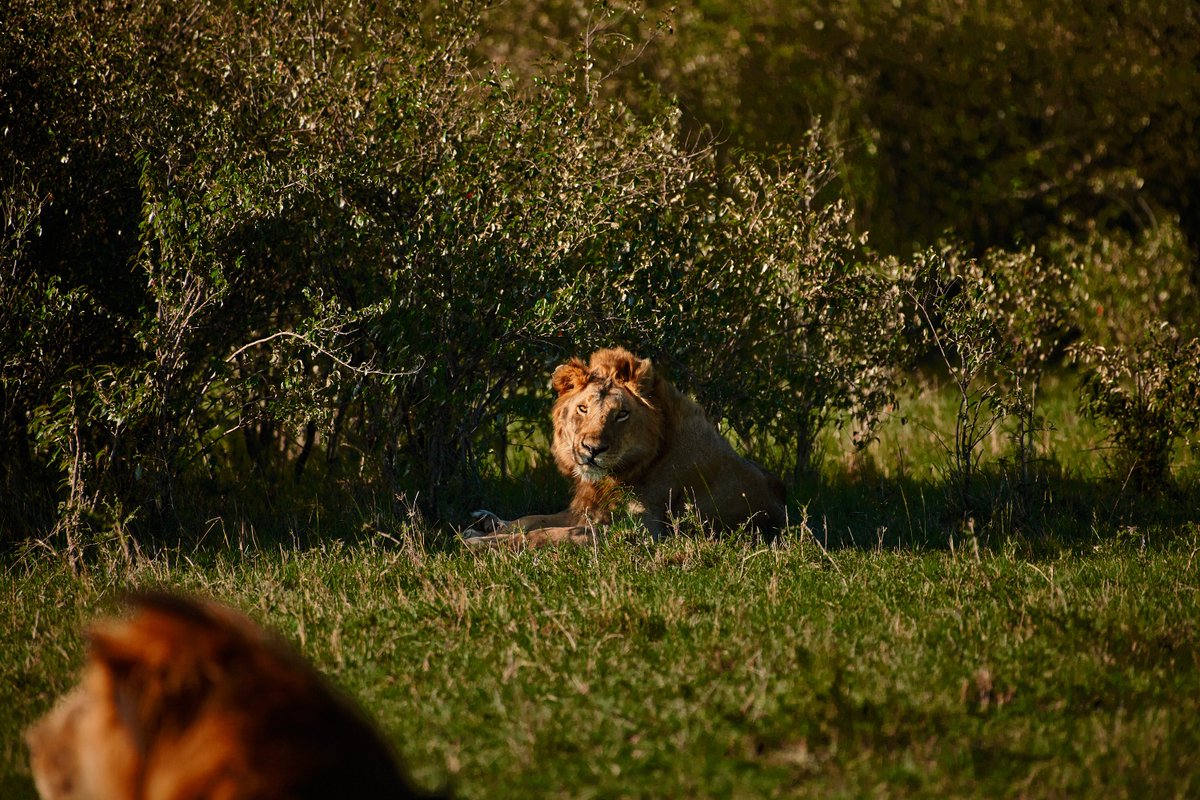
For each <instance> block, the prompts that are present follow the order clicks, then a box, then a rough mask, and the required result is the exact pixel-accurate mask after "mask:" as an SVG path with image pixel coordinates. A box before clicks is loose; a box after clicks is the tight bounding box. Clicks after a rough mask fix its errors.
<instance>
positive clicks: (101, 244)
mask: <svg viewBox="0 0 1200 800" xmlns="http://www.w3.org/2000/svg"><path fill="white" fill-rule="evenodd" d="M242 6H243V4H240V3H233V2H227V3H212V4H207V5H204V6H203V7H197V8H195V9H175V8H174V7H172V6H162V5H160V4H156V3H151V2H147V3H139V4H134V6H132V7H131V8H130V9H129V10H128V13H126V14H122V15H114V14H111V13H108V12H106V11H105V10H104V9H103V8H94V7H93V6H91V5H88V4H83V3H77V2H72V0H57V2H55V3H53V4H50V5H43V4H35V3H23V4H17V5H16V6H15V7H14V9H13V12H14V14H16V17H15V20H16V23H15V24H16V26H17V29H18V30H19V31H20V32H21V33H20V35H18V36H15V37H12V38H9V39H6V40H5V42H4V44H3V45H2V47H3V50H2V51H0V59H2V62H3V64H5V65H6V71H5V72H4V73H3V75H2V76H0V77H2V78H3V80H4V81H6V83H5V84H4V85H3V86H2V87H0V89H3V90H4V91H8V89H9V88H10V87H11V88H12V89H13V90H14V91H17V92H18V93H19V92H20V91H24V90H23V89H21V88H20V87H21V86H24V85H25V83H29V84H30V85H33V86H35V87H38V88H39V91H40V92H41V94H39V95H38V98H37V100H36V105H31V106H30V107H31V108H32V109H33V110H31V111H29V112H27V113H25V114H23V115H22V116H21V117H19V118H18V119H17V120H16V121H15V124H14V126H12V128H11V130H10V131H9V133H8V134H6V138H5V140H4V146H5V148H6V149H7V150H8V153H9V154H10V155H12V156H13V159H14V163H16V164H17V165H18V168H19V169H20V170H21V173H20V174H21V176H22V182H21V183H19V184H18V185H17V186H18V189H14V190H13V191H12V192H10V193H9V194H8V195H6V202H7V203H8V204H9V206H11V207H13V208H14V209H15V211H14V213H13V215H11V218H12V219H14V220H17V222H18V223H19V224H17V225H14V227H12V228H11V231H12V232H11V233H10V234H7V238H6V240H5V252H4V257H5V262H4V263H5V268H6V270H8V274H9V275H11V276H12V280H6V282H5V285H4V292H5V299H6V300H9V301H11V302H9V303H6V304H5V310H4V317H3V319H2V321H3V325H2V329H3V330H4V331H5V340H4V348H5V350H4V353H5V361H4V363H5V371H4V374H3V386H2V389H3V393H4V400H5V403H6V406H7V407H9V408H13V409H16V410H17V411H18V413H16V414H15V415H14V416H13V417H12V419H13V420H14V422H12V423H7V422H6V424H5V427H4V428H3V429H2V430H0V435H3V436H4V437H5V439H6V442H7V443H11V444H12V445H13V447H11V448H10V449H8V450H6V451H5V452H4V453H3V454H0V462H2V463H3V465H4V473H3V474H4V476H5V481H6V484H7V486H14V487H15V486H16V485H17V483H18V482H17V480H16V479H15V478H14V477H13V476H15V475H17V474H19V473H22V472H23V470H22V469H21V467H20V463H19V461H18V459H26V460H28V461H30V462H33V463H35V464H36V465H37V469H38V470H41V472H42V474H44V475H46V476H51V480H49V481H42V482H39V485H38V486H25V487H24V489H23V491H26V492H27V493H28V494H29V495H30V497H31V498H32V499H31V500H30V501H29V503H28V504H27V506H28V508H29V509H30V514H28V515H25V517H23V519H28V520H37V519H40V520H43V521H49V520H53V519H54V518H55V517H56V516H57V517H58V519H59V520H60V522H61V523H62V525H60V526H59V527H60V529H65V530H66V533H67V535H68V537H69V538H70V539H71V543H72V547H71V550H72V551H75V550H76V549H77V547H76V545H78V544H79V543H80V542H82V541H83V539H82V538H81V535H82V533H83V532H86V530H87V529H88V527H89V524H90V523H89V521H90V520H94V521H95V523H96V524H97V525H99V526H104V525H110V524H114V523H115V521H117V520H121V521H127V520H129V519H131V518H133V519H136V518H139V517H140V518H142V522H143V523H144V524H143V530H149V531H151V532H155V533H157V532H160V531H162V530H163V529H164V526H170V525H175V526H177V525H178V524H179V523H181V522H182V523H184V524H185V525H186V524H187V523H188V521H189V520H192V519H194V518H195V515H199V514H204V515H206V516H205V517H204V519H211V518H212V515H213V514H214V513H217V512H214V508H220V507H223V506H226V505H227V504H228V502H229V500H230V498H234V505H237V506H240V507H241V508H244V509H248V510H249V509H258V510H259V511H260V512H262V513H263V515H264V516H266V515H267V514H271V515H272V516H277V515H278V513H277V512H278V511H282V510H290V511H292V512H293V513H295V512H296V505H298V504H303V503H311V502H313V501H312V500H311V499H305V498H304V497H303V495H304V494H305V491H304V490H303V488H302V487H300V486H299V485H296V481H297V480H299V479H301V478H303V477H305V476H307V477H308V478H311V479H312V480H313V481H315V482H316V483H317V484H319V485H320V487H322V491H327V492H332V493H333V494H335V495H338V496H340V497H342V498H343V499H344V498H345V497H347V496H349V497H359V496H361V495H363V494H364V493H365V494H366V495H367V496H368V497H369V498H370V505H371V506H372V507H382V508H383V509H385V511H384V513H385V514H386V513H394V512H405V511H407V509H408V508H409V507H411V506H417V507H419V508H420V509H421V510H423V511H424V512H426V513H428V514H429V515H431V516H435V517H441V518H444V519H445V518H451V519H452V518H454V517H455V515H456V514H458V513H461V511H462V509H463V507H464V506H466V505H467V504H468V503H473V502H475V499H474V497H473V496H474V495H476V494H478V492H479V479H480V476H481V474H482V473H484V472H485V471H486V470H488V469H490V468H493V467H494V466H495V465H494V464H490V463H489V461H488V457H487V456H486V453H487V450H488V447H489V445H490V444H491V443H492V442H494V441H496V439H497V434H498V433H501V432H503V430H504V429H505V427H506V426H507V425H509V424H511V422H512V421H513V420H514V419H516V420H520V419H522V418H528V417H529V416H530V415H536V417H537V418H539V419H540V418H543V415H544V410H543V404H542V403H541V402H540V399H541V397H542V394H543V392H544V387H545V383H546V376H547V374H548V372H549V369H550V367H551V366H552V365H553V363H554V362H555V361H556V360H558V359H560V358H562V357H564V356H565V355H567V354H569V353H571V352H586V351H587V350H589V349H591V348H592V347H594V346H597V345H600V344H610V343H614V342H621V343H624V344H628V345H630V346H632V347H635V348H637V349H639V350H641V351H642V352H644V353H647V354H649V355H652V356H654V357H655V358H657V359H659V360H660V361H661V362H663V364H664V366H665V367H667V368H669V369H671V370H672V371H674V372H675V373H676V375H677V377H678V378H679V379H680V382H681V383H682V384H684V385H685V386H690V387H691V388H692V389H693V390H694V391H696V392H697V393H698V394H700V395H701V396H702V398H703V399H705V400H706V401H708V402H710V403H711V404H712V406H713V407H714V408H715V409H717V410H718V412H719V413H720V414H721V415H722V416H725V417H727V418H728V419H729V420H731V421H735V422H736V428H737V431H738V433H739V434H741V435H742V436H744V437H747V438H751V437H761V438H766V439H770V440H771V441H773V442H778V443H781V444H782V445H783V446H784V450H785V451H786V452H788V453H789V454H790V461H791V463H792V464H793V465H794V466H795V468H796V469H797V470H798V471H803V470H805V469H807V468H809V467H810V466H811V464H812V461H813V442H814V441H815V440H816V433H817V431H819V429H820V427H821V426H822V425H823V424H825V423H826V422H827V421H828V420H831V419H834V418H836V417H838V416H839V415H841V414H844V413H848V414H857V415H859V416H860V417H863V418H867V417H869V416H870V414H871V412H872V411H873V410H875V409H877V408H878V407H879V405H880V403H881V402H882V401H883V399H885V398H886V395H887V391H888V386H889V383H888V380H889V371H888V367H889V363H888V362H889V354H890V352H891V350H890V348H891V347H893V345H894V342H895V337H894V336H893V335H892V334H890V333H888V332H889V331H892V330H893V329H895V328H896V327H897V326H896V325H895V324H893V323H891V322H889V320H890V319H891V318H892V311H891V308H892V305H891V304H892V303H893V302H894V299H895V294H894V293H889V292H888V290H887V287H886V283H885V280H884V278H883V276H881V275H878V274H876V272H875V271H874V270H873V269H872V268H870V266H869V265H867V264H865V263H864V262H863V260H862V259H861V257H860V256H859V255H858V242H857V241H856V240H855V239H854V238H853V237H852V236H851V233H850V225H851V217H850V215H849V212H848V211H847V210H846V209H845V208H844V207H843V206H841V205H839V204H837V203H826V202H824V200H825V198H824V196H823V195H822V194H821V193H822V191H823V190H824V189H825V187H826V186H827V184H828V182H829V175H830V174H831V172H830V169H831V168H830V162H829V160H828V158H827V156H826V151H827V149H826V148H825V147H824V146H823V145H822V144H821V143H820V142H819V141H818V139H817V138H816V137H815V136H814V138H812V139H811V140H810V141H808V142H806V144H805V146H804V147H803V148H799V149H798V150H797V151H796V153H795V154H793V155H791V156H781V157H780V158H778V159H775V160H767V159H759V158H753V157H749V156H747V157H745V158H742V159H738V160H736V161H734V162H731V163H730V164H728V165H721V164H719V163H718V161H717V159H716V158H715V157H714V152H713V150H712V149H711V148H709V147H705V146H703V145H702V144H697V145H696V146H693V147H686V148H685V147H681V146H680V144H679V142H680V140H681V139H682V134H681V131H680V115H679V113H678V112H677V111H675V110H673V109H671V108H670V107H669V106H658V107H656V108H655V109H654V111H653V113H652V114H649V115H644V116H635V115H634V114H632V113H631V112H630V111H629V109H628V108H627V107H626V106H625V105H623V104H622V103H619V102H616V101H613V100H607V99H605V98H604V96H603V94H602V93H601V92H600V91H599V88H598V86H597V85H596V83H595V82H593V81H592V79H591V77H590V76H591V70H592V69H593V63H592V61H591V58H592V56H593V55H594V53H595V50H594V48H595V47H598V46H600V44H599V43H596V42H591V41H588V42H586V43H585V45H584V46H582V47H581V50H580V52H579V54H578V55H577V58H576V59H575V60H573V61H571V62H570V64H569V65H568V67H569V68H567V69H565V70H563V71H561V72H550V73H548V74H546V75H544V76H541V77H539V78H537V79H534V80H517V79H516V78H514V77H513V76H511V75H509V74H507V73H506V72H505V71H503V70H501V69H495V70H490V71H484V72H476V71H475V70H474V69H473V68H472V66H471V63H470V59H471V50H470V47H469V43H470V42H471V41H472V38H473V37H474V36H475V33H476V26H477V17H476V16H475V15H474V12H473V11H472V10H471V9H470V8H469V7H468V8H466V9H465V10H461V11H455V12H454V13H449V12H448V13H445V14H442V15H439V16H436V17H427V18H421V17H419V16H417V15H414V14H408V13H400V12H392V11H389V10H387V9H383V8H382V7H370V8H366V7H363V6H361V5H359V4H353V3H351V4H346V5H345V6H344V7H342V6H336V5H335V6H334V7H329V8H327V9H326V12H327V13H326V14H325V15H324V16H323V17H319V18H314V17H312V16H311V15H310V14H309V13H308V12H309V6H308V5H307V4H303V3H290V2H288V3H282V4H273V5H269V6H264V7H262V8H258V9H255V12H256V13H255V14H250V15H248V14H245V13H243V11H244V10H245V9H243V7H242ZM28 99H29V100H30V102H31V104H32V103H34V98H33V97H32V96H30V97H29V98H28ZM46 130H53V131H54V135H53V136H49V137H45V136H43V134H44V132H45V131H46ZM60 187H68V190H62V189H60ZM77 219H78V220H79V221H78V222H75V220H77ZM51 222H53V224H54V225H56V226H58V228H59V232H62V231H69V233H70V235H69V236H63V237H57V238H51V237H50V236H49V235H46V236H43V237H41V238H38V237H36V236H32V232H36V230H37V229H38V227H39V226H41V227H42V228H43V229H45V228H46V227H47V226H48V225H49V224H50V223H51ZM7 277H8V275H6V278H7ZM881 332H882V334H881ZM39 341H41V342H47V343H49V342H53V343H55V344H56V345H58V347H59V349H57V350H55V351H53V352H56V353H60V354H61V356H58V357H55V356H51V355H49V353H50V351H48V350H47V351H39V350H38V342H39ZM781 408H783V409H785V410H784V411H783V412H781V411H780V409H781ZM318 451H323V453H324V457H323V458H313V454H314V452H318ZM499 458H500V459H503V458H504V454H503V453H501V454H500V456H499ZM7 486H6V488H7ZM289 503H291V504H293V505H290V506H289V505H288V504H289ZM339 505H342V506H348V505H351V504H349V503H344V502H341V503H339ZM4 524H5V525H6V526H12V528H10V529H9V530H10V531H12V529H13V528H16V527H18V526H23V525H25V524H26V522H22V521H18V520H17V519H16V518H15V517H14V518H6V519H5V520H4ZM31 524H36V522H35V523H31ZM64 526H65V528H64ZM46 527H48V526H46ZM43 529H44V528H43ZM27 532H28V531H25V532H21V531H17V533H18V534H19V535H23V533H27Z"/></svg>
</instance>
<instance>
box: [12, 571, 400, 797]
mask: <svg viewBox="0 0 1200 800" xmlns="http://www.w3.org/2000/svg"><path fill="white" fill-rule="evenodd" d="M132 605H133V608H134V613H133V615H132V616H131V617H130V618H129V619H124V620H110V621H106V622H102V623H99V624H97V625H96V626H94V627H93V628H92V630H91V632H90V636H89V639H90V643H89V647H88V660H87V664H86V666H85V667H84V671H83V676H82V680H81V681H80V683H79V685H78V686H77V687H75V689H74V690H72V691H71V692H70V693H69V694H67V695H66V696H64V697H63V698H62V699H61V700H60V701H59V703H58V705H57V706H55V707H54V708H53V709H52V710H51V711H50V712H49V713H48V714H47V715H46V716H45V717H43V718H42V719H41V720H39V721H38V722H37V723H35V724H34V725H33V726H32V727H31V728H30V730H29V732H28V733H27V734H26V738H27V740H28V743H29V748H30V762H31V766H32V769H33V775H34V780H35V782H36V783H37V788H38V792H39V793H40V794H41V796H42V797H43V798H44V800H68V799H70V800H76V799H78V800H118V798H120V799H121V800H134V799H136V800H185V799H192V798H194V799H195V800H199V799H200V798H207V799H210V800H241V799H242V798H245V799H246V800H249V798H262V799H264V800H266V799H270V798H279V799H280V800H282V799H283V798H308V797H311V798H318V797H320V798H325V797H416V796H418V795H417V793H416V792H415V791H414V790H413V789H412V788H411V787H410V786H409V785H408V783H407V782H406V780H405V779H404V777H403V776H402V774H401V773H400V770H399V768H398V767H397V765H396V761H395V759H394V758H393V756H392V753H391V751H390V749H389V748H388V746H387V745H386V744H385V743H384V742H383V741H382V740H381V739H380V738H379V736H378V735H377V734H376V733H375V731H374V730H373V728H372V727H371V725H370V724H368V723H367V722H366V721H365V720H364V719H362V718H361V717H360V716H359V715H358V712H357V711H356V710H355V709H354V708H353V707H352V706H351V705H350V704H349V703H348V702H347V701H346V700H344V699H342V698H341V697H340V696H339V695H337V694H336V693H335V692H334V691H333V690H332V689H331V688H330V687H329V686H328V685H327V684H326V683H325V681H324V680H323V679H322V678H321V677H320V675H318V674H317V673H316V672H315V671H314V670H313V669H312V668H311V667H309V666H308V665H307V664H306V663H305V662H303V661H302V660H301V659H300V658H299V657H298V656H297V655H295V654H294V653H293V652H292V651H291V650H290V649H289V648H287V647H286V646H285V645H284V644H283V643H282V642H281V641H280V640H278V639H276V638H275V637H273V636H271V635H269V634H267V633H265V632H264V631H263V630H262V629H260V628H259V627H257V626H256V625H254V623H252V622H251V621H250V620H248V619H247V618H245V617H243V616H241V615H240V614H237V613H235V612H233V611H231V610H230V609H228V608H225V607H224V606H220V605H217V604H215V603H210V602H203V601H197V600H192V599H186V598H181V597H177V596H173V595H167V594H152V595H144V596H139V597H137V598H135V599H134V600H133V601H132Z"/></svg>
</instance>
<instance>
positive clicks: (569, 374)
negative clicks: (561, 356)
mask: <svg viewBox="0 0 1200 800" xmlns="http://www.w3.org/2000/svg"><path fill="white" fill-rule="evenodd" d="M589 377H590V373H589V372H588V368H587V364H585V363H583V362H582V361H580V360H579V359H578V358H572V359H571V360H570V361H568V362H567V363H565V364H561V365H559V367H558V369H556V370H554V376H553V377H552V378H551V379H550V385H551V386H553V387H554V391H556V392H558V393H559V395H564V394H570V393H571V392H575V391H578V390H579V389H582V388H583V387H584V386H587V382H588V378H589Z"/></svg>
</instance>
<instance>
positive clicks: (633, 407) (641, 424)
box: [554, 350, 662, 482]
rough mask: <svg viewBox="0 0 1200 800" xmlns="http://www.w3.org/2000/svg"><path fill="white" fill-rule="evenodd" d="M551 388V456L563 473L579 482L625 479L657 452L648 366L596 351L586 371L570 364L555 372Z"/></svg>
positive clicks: (658, 432)
mask: <svg viewBox="0 0 1200 800" xmlns="http://www.w3.org/2000/svg"><path fill="white" fill-rule="evenodd" d="M554 387H555V389H556V390H558V392H559V398H558V401H557V402H556V403H555V406H554V456H555V459H556V460H557V462H558V465H559V468H560V469H561V470H562V471H563V472H564V473H567V474H572V475H574V476H575V477H576V478H578V479H579V480H581V481H585V482H594V481H598V480H600V479H601V478H603V477H605V476H607V475H614V476H622V475H626V474H629V473H630V472H632V471H635V470H636V469H637V468H638V467H639V466H641V465H643V464H645V463H647V462H649V461H650V460H652V459H653V458H654V456H655V454H656V453H657V452H658V451H659V448H660V447H661V446H662V418H661V415H660V414H659V413H658V411H657V410H656V409H655V408H654V406H653V404H652V400H653V387H654V376H653V373H652V370H651V366H650V362H649V361H648V360H645V359H639V358H637V357H635V356H633V355H632V354H630V353H628V352H627V351H624V350H601V351H599V352H597V353H596V354H595V355H593V356H592V361H591V364H589V365H584V364H583V362H582V361H579V360H577V359H576V360H572V361H571V362H569V363H567V364H564V365H562V366H561V367H559V368H558V369H557V370H556V371H555V373H554Z"/></svg>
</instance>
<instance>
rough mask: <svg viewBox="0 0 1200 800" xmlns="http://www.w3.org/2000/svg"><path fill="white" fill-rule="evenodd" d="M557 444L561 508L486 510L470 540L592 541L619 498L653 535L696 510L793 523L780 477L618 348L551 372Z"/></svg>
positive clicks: (722, 520) (726, 518)
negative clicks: (518, 513)
mask: <svg viewBox="0 0 1200 800" xmlns="http://www.w3.org/2000/svg"><path fill="white" fill-rule="evenodd" d="M552 384H553V386H554V390H555V391H556V392H557V393H558V399H557V400H556V401H555V403H554V409H553V412H552V417H553V421H554V442H553V445H552V448H551V449H552V452H553V454H554V460H555V463H556V464H557V465H558V468H559V470H560V471H561V472H562V473H563V474H564V475H567V476H569V477H570V478H571V479H572V481H573V482H574V497H573V498H572V500H571V505H570V506H569V507H568V508H567V509H566V510H564V511H561V512H559V513H557V514H544V515H539V514H535V515H530V516H526V517H521V518H520V519H517V520H513V521H511V522H506V521H504V520H501V519H499V518H498V517H496V516H495V515H493V514H490V513H489V512H479V514H477V517H478V519H477V521H476V522H475V525H474V526H473V527H472V529H471V530H469V531H468V532H467V534H466V535H467V537H468V538H467V539H466V541H467V544H469V545H471V546H474V547H478V546H489V545H509V546H522V545H540V544H552V543H557V542H587V541H591V540H592V538H593V537H594V536H595V531H596V528H597V526H602V525H606V524H607V523H609V522H610V521H611V519H612V514H613V512H614V511H617V510H618V509H620V508H622V506H623V507H624V508H625V509H626V510H628V511H630V512H632V513H634V514H636V515H637V516H638V517H639V518H640V519H641V520H642V522H643V523H644V524H645V526H646V527H647V529H649V531H650V533H651V534H652V535H653V536H654V538H655V539H658V538H660V537H661V536H662V535H663V533H664V532H665V530H666V526H667V524H668V521H669V519H670V518H671V517H672V516H674V515H676V514H678V513H680V512H682V511H683V510H684V509H685V508H689V507H690V508H692V509H694V510H695V512H696V513H697V514H698V515H699V516H700V518H701V519H702V520H703V521H704V522H705V524H707V525H711V526H713V527H716V528H719V529H728V528H733V527H736V526H738V525H741V524H744V523H745V524H749V525H751V526H753V527H755V528H757V529H758V530H761V531H763V532H764V533H766V534H768V535H773V534H774V533H776V532H777V531H778V530H779V529H780V528H781V527H783V525H784V524H785V522H786V512H785V506H784V493H783V483H782V482H781V481H780V480H779V479H778V478H777V477H775V476H774V475H771V474H770V473H769V472H767V471H766V470H764V469H762V468H761V467H759V466H758V465H757V464H755V463H754V462H753V461H750V460H748V459H745V458H742V457H741V456H739V455H738V454H737V453H735V452H734V450H733V448H732V447H730V446H729V443H728V442H727V441H725V439H724V437H722V436H721V434H720V433H718V432H717V429H716V428H715V427H713V425H712V423H711V422H709V420H708V418H707V417H706V416H705V414H704V412H703V411H702V410H701V409H700V407H699V406H698V405H697V404H696V403H695V402H694V401H693V400H691V399H690V398H688V397H685V396H684V395H683V394H681V393H680V392H679V391H678V390H677V389H676V388H675V387H674V386H673V385H672V384H671V383H670V382H668V381H666V380H664V379H663V378H662V377H660V376H659V375H657V374H656V373H655V371H654V368H653V365H652V364H651V363H650V361H649V359H644V358H638V357H637V356H635V355H633V354H632V353H630V352H629V351H628V350H624V349H621V348H614V349H606V350H597V351H596V352H595V353H593V354H592V357H591V360H590V362H589V363H586V364H585V363H584V362H583V361H581V360H580V359H577V358H576V359H571V360H570V361H569V362H567V363H566V364H563V365H561V366H560V367H558V368H557V369H556V370H555V371H554V377H553V380H552Z"/></svg>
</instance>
